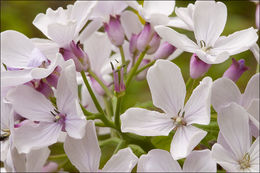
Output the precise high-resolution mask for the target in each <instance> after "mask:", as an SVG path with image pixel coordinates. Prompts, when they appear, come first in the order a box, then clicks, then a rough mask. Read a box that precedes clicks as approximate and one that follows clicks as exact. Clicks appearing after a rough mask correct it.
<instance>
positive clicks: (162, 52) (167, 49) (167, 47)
mask: <svg viewBox="0 0 260 173" xmlns="http://www.w3.org/2000/svg"><path fill="white" fill-rule="evenodd" d="M175 50H176V47H175V46H173V45H171V44H170V43H168V42H164V43H162V44H161V45H160V47H159V48H158V49H157V51H156V52H155V54H154V59H166V58H168V57H169V56H170V55H171V54H172V53H173V52H175Z"/></svg>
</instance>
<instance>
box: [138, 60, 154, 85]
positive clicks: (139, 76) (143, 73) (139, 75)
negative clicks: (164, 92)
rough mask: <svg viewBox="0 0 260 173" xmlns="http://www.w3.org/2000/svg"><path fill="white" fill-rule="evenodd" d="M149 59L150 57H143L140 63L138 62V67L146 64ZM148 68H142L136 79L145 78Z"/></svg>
mask: <svg viewBox="0 0 260 173" xmlns="http://www.w3.org/2000/svg"><path fill="white" fill-rule="evenodd" d="M150 62H151V60H150V59H143V60H142V62H141V64H140V67H139V69H140V68H142V67H144V66H145V65H147V64H148V63H150ZM148 69H149V68H146V69H145V70H143V71H142V72H140V73H139V74H138V75H137V76H136V79H137V80H144V79H145V78H146V74H147V71H148Z"/></svg>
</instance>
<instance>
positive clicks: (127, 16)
mask: <svg viewBox="0 0 260 173" xmlns="http://www.w3.org/2000/svg"><path fill="white" fill-rule="evenodd" d="M120 21H121V24H122V27H123V28H124V31H125V35H126V37H127V38H128V40H130V39H131V35H132V34H138V33H139V32H141V30H142V27H143V26H142V24H141V22H140V20H139V18H138V16H137V15H136V14H135V13H133V12H131V11H124V12H123V13H122V14H121V17H120Z"/></svg>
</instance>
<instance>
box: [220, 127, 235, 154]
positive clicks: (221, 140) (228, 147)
mask: <svg viewBox="0 0 260 173" xmlns="http://www.w3.org/2000/svg"><path fill="white" fill-rule="evenodd" d="M217 143H218V144H220V145H221V146H222V147H223V148H225V149H226V150H227V151H228V152H230V153H233V151H232V149H231V148H230V146H229V145H228V143H227V141H226V140H225V138H224V136H223V135H222V134H221V132H219V133H218V139H217ZM233 154H234V153H233Z"/></svg>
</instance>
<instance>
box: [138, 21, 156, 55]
mask: <svg viewBox="0 0 260 173" xmlns="http://www.w3.org/2000/svg"><path fill="white" fill-rule="evenodd" d="M153 34H154V30H153V29H152V27H151V24H150V23H145V25H144V28H143V30H142V31H141V32H140V33H139V36H138V39H137V44H136V45H137V49H138V50H139V51H140V52H143V51H144V50H145V49H146V47H147V46H148V45H149V43H150V41H151V40H152V37H153Z"/></svg>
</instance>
